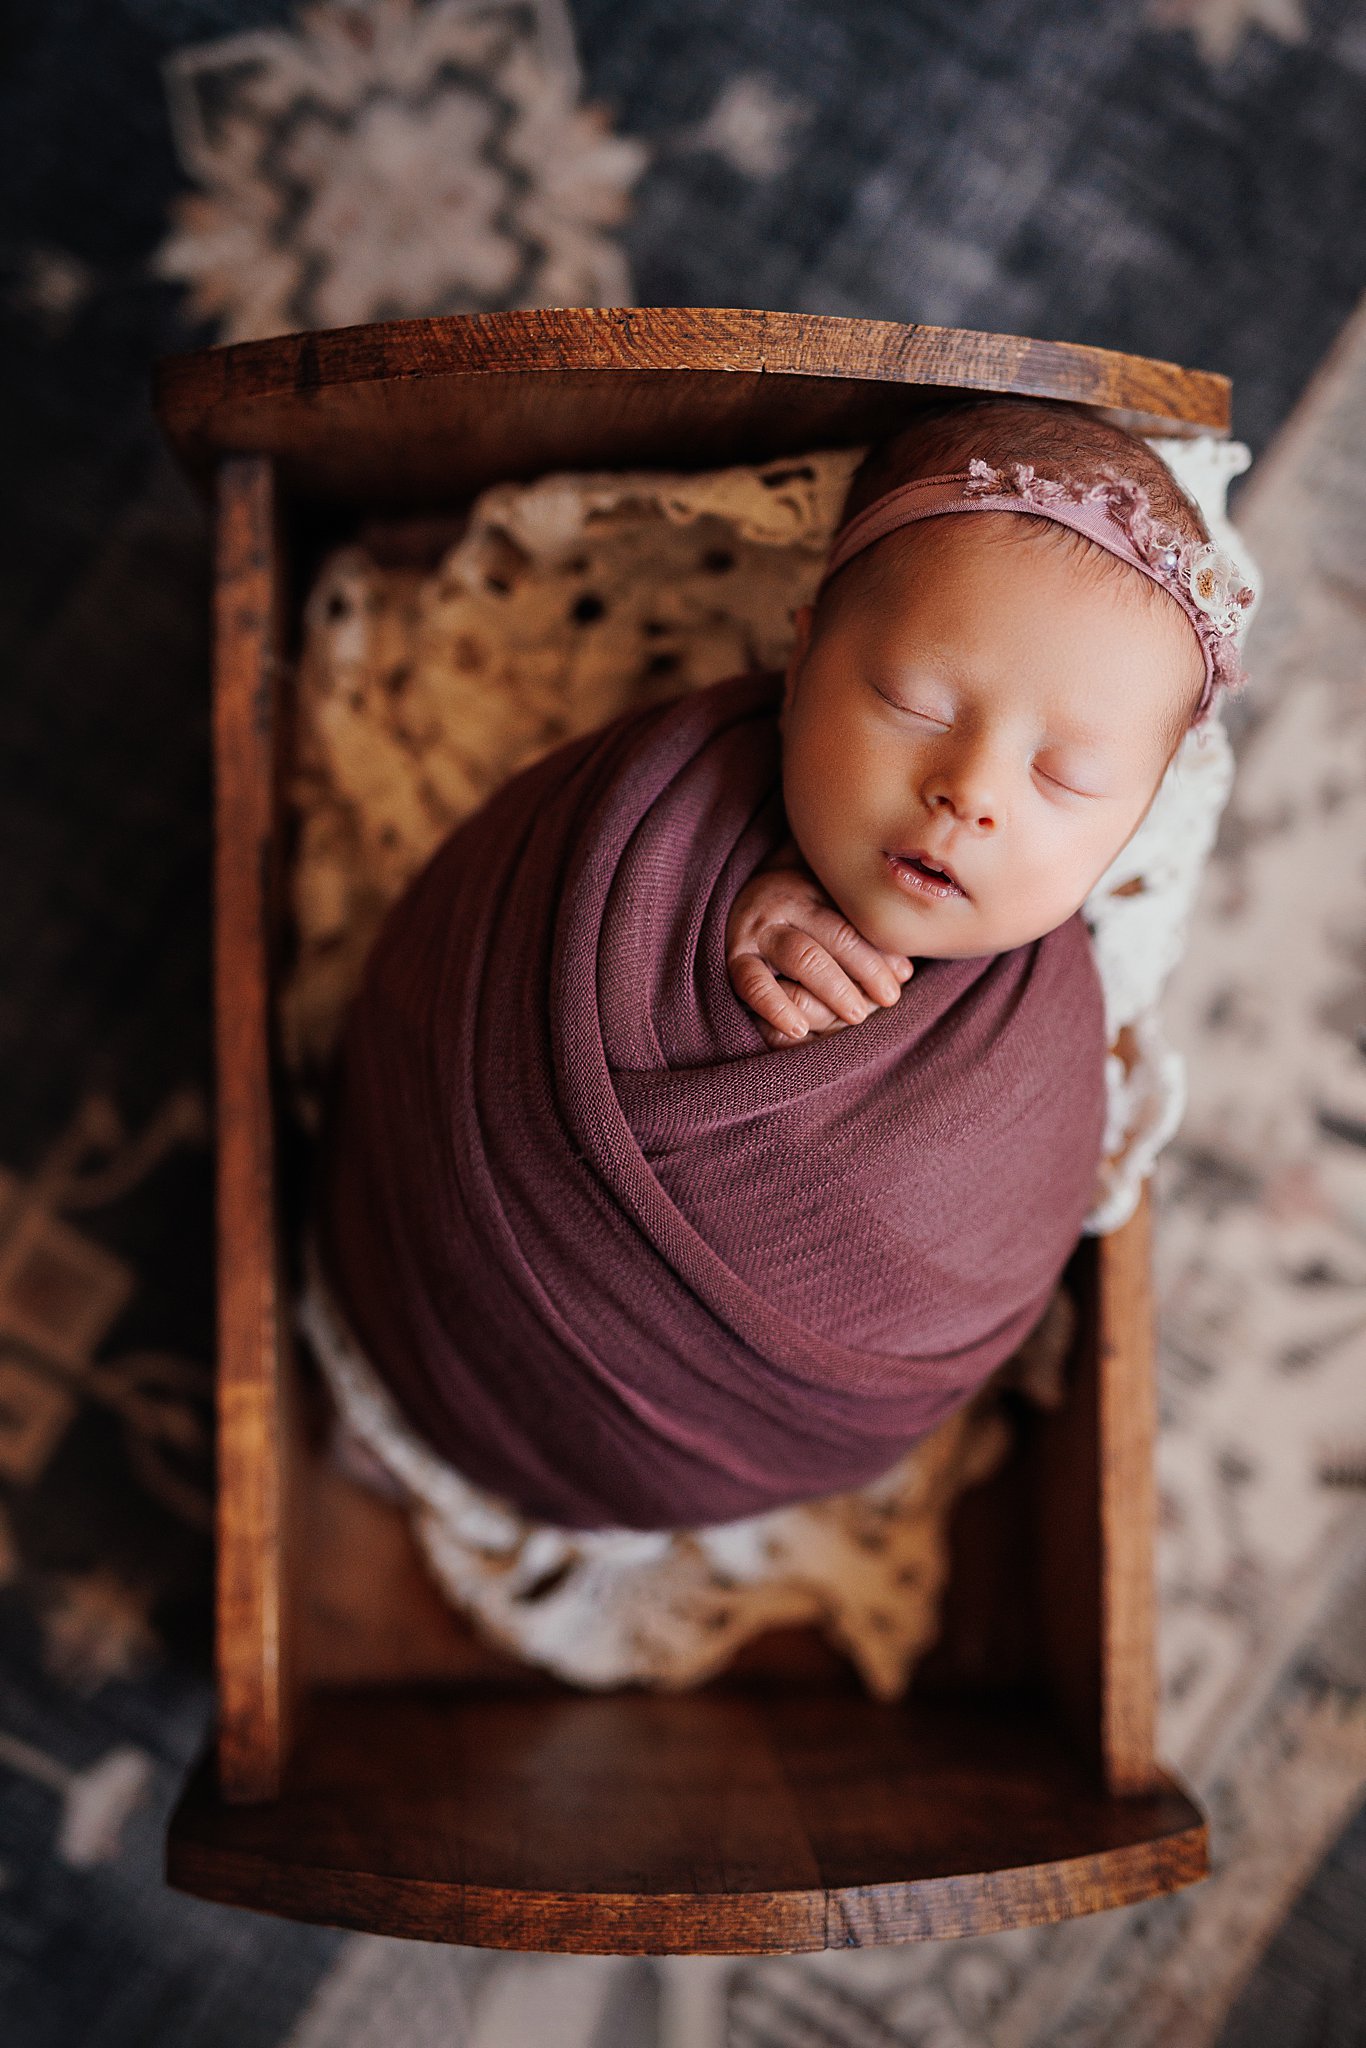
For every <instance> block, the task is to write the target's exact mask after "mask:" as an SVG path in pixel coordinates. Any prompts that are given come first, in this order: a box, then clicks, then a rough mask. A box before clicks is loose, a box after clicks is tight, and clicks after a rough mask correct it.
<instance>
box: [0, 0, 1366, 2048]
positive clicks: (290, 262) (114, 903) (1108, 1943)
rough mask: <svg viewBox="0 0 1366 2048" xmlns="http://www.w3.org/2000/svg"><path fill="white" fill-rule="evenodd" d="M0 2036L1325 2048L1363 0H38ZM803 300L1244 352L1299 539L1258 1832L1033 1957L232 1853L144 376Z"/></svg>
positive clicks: (1363, 1512)
mask: <svg viewBox="0 0 1366 2048" xmlns="http://www.w3.org/2000/svg"><path fill="white" fill-rule="evenodd" d="M7 30H8V33H7V36H6V38H5V46H4V67H3V76H0V116H3V118H0V162H3V167H4V176H3V177H0V193H2V194H3V195H4V197H3V200H0V205H2V206H3V208H4V212H3V216H2V217H0V218H2V219H3V225H2V226H0V294H2V295H3V308H2V309H0V312H2V314H3V318H2V319H0V334H2V335H3V346H4V369H5V375H4V383H3V389H4V391H5V394H6V397H7V398H8V400H9V401H10V403H9V407H8V412H9V418H8V420H7V431H6V437H5V448H6V456H7V460H6V463H5V465H4V469H3V473H0V503H3V507H4V510H5V511H6V512H7V513H8V514H9V515H10V517H9V518H8V519H7V520H6V521H5V530H6V536H7V537H6V542H5V547H4V552H3V555H2V556H0V564H2V565H3V576H0V624H2V625H3V630H4V633H5V636H6V642H7V649H8V660H7V663H6V670H7V688H6V691H5V693H4V696H3V700H0V733H2V734H3V738H2V739H0V760H3V763H4V776H5V802H4V804H3V806H0V863H2V865H3V873H4V876H5V888H4V890H3V892H2V893H0V933H3V944H4V954H3V971H2V972H0V1054H2V1055H3V1056H0V1162H2V1163H3V1172H0V2013H3V2015H4V2022H3V2030H2V2031H0V2038H3V2039H4V2041H5V2043H6V2044H7V2048H8V2044H10V2043H13V2044H14V2048H68V2044H77V2043H79V2044H82V2048H85V2044H92V2048H219V2044H222V2048H229V2044H231V2048H285V2044H289V2048H371V2044H376V2048H378V2044H381V2043H382V2044H383V2048H428V2044H432V2048H435V2044H436V2043H438V2042H439V2043H441V2044H442V2048H504V2044H506V2048H523V2044H525V2048H541V2044H545V2048H656V2044H659V2048H760V2044H764V2048H817V2044H845V2043H848V2044H851V2048H873V2044H876V2048H893V2044H906V2048H910V2044H916V2048H1044V2044H1048V2048H1054V2044H1064V2048H1093V2044H1095V2048H1099V2044H1101V2043H1105V2044H1110V2043H1116V2044H1120V2048H1140V2044H1144V2048H1146V2044H1149V2043H1151V2044H1152V2048H1158V2044H1161V2048H1168V2044H1176V2048H1197V2044H1202V2048H1203V2044H1212V2043H1214V2042H1216V2041H1219V2040H1221V2039H1222V2041H1223V2042H1224V2044H1225V2048H1254V2044H1256V2048H1262V2044H1266V2048H1271V2044H1274V2048H1298V2044H1304V2048H1308V2044H1309V2043H1311V2042H1314V2043H1328V2042H1332V2043H1338V2042H1341V2043H1342V2044H1344V2048H1346V2044H1347V2043H1348V2042H1349V2041H1352V2040H1355V2039H1358V2038H1360V2033H1361V2014H1362V2011H1363V2010H1364V2009H1366V1962H1364V1961H1363V1958H1366V1908H1363V1898H1364V1897H1366V1818H1363V1817H1360V1810H1361V1808H1362V1801H1363V1798H1366V1371H1364V1370H1363V1363H1364V1362H1366V938H1364V936H1363V935H1364V934H1366V568H1364V567H1363V564H1366V313H1359V312H1358V310H1357V309H1358V304H1359V302H1360V301H1361V299H1362V295H1363V293H1366V232H1364V231H1363V228H1362V221H1363V218H1364V217H1366V0H1149V4H1148V5H1147V6H1146V8H1145V6H1144V5H1143V4H1142V0H1123V4H1120V0H1101V4H1093V0H1052V4H1048V0H984V4H980V5H978V6H976V7H973V8H962V7H951V6H948V5H942V4H937V0H935V4H930V0H918V4H906V0H847V4H844V5H841V6H839V7H833V6H830V7H827V6H823V5H821V4H819V0H697V4H695V5H694V6H692V7H690V8H688V9H686V10H679V9H677V8H674V7H669V6H666V5H663V4H661V0H576V4H574V5H573V6H572V9H571V12H570V13H566V11H565V9H564V6H563V5H562V4H561V0H481V4H472V0H427V4H425V5H421V4H418V0H368V4H364V5H357V6H349V7H348V6H343V5H341V4H339V0H322V4H317V5H314V6H312V7H308V8H305V7H298V8H295V7H292V6H289V5H285V4H283V0H61V4H54V0H12V5H11V8H10V10H9V15H8V19H7ZM632 301H635V302H640V303H648V304H669V303H678V304H694V305H707V304H714V305H735V304H744V305H756V306H774V307H789V308H793V309H799V310H800V309H809V310H814V311H822V312H840V313H851V314H863V315H871V316H878V317H884V318H893V319H896V318H903V319H923V320H930V321H940V322H945V323H950V324H960V325H966V326H980V327H986V328H998V329H1006V330H1012V331H1018V332H1023V333H1035V334H1046V335H1056V336H1059V337H1061V338H1065V339H1071V340H1081V341H1089V342H1096V343H1101V344H1103V345H1107V346H1113V347H1120V348H1131V349H1135V350H1138V351H1142V352H1148V353H1152V354H1157V355H1163V356H1168V357H1172V358H1175V359H1176V360H1178V361H1184V362H1189V363H1193V364H1200V365H1203V366H1207V367H1211V368H1218V369H1223V370H1226V371H1228V372H1229V373H1230V374H1231V375H1232V376H1233V378H1234V385H1235V407H1236V412H1235V430H1236V432H1237V433H1238V434H1239V435H1240V436H1241V437H1242V438H1243V439H1245V440H1247V441H1248V442H1249V443H1250V444H1251V445H1252V447H1253V450H1254V454H1255V456H1256V458H1257V459H1256V461H1255V463H1254V467H1253V469H1252V471H1251V473H1250V476H1249V478H1248V480H1247V483H1246V485H1245V487H1244V488H1243V491H1242V495H1241V498H1240V499H1239V500H1238V501H1237V502H1236V505H1235V516H1236V517H1237V518H1238V519H1239V521H1240V523H1241V524H1242V526H1243V528H1244V531H1245V532H1246V533H1247V536H1248V538H1249V540H1250V541H1251V544H1252V547H1253V550H1254V552H1255V554H1256V555H1257V557H1258V559H1259V560H1260V562H1261V564H1262V567H1263V569H1264V571H1265V574H1266V579H1267V600H1266V603H1265V605H1264V608H1263V611H1262V614H1261V617H1260V618H1259V621H1258V624H1257V627H1256V629H1255V637H1254V642H1253V646H1252V649H1251V665H1252V668H1253V676H1254V681H1253V688H1252V691H1251V693H1250V695H1249V697H1248V699H1247V700H1246V701H1245V702H1244V704H1242V705H1240V706H1237V707H1234V708H1232V710H1231V713H1230V718H1229V724H1230V728H1231V730H1232V732H1233V735H1234V738H1235V744H1236V747H1237V751H1238V756H1239V773H1238V780H1237V783H1236V785H1235V791H1234V795H1233V799H1232V801H1231V804H1230V807H1229V810H1228V812H1227V814H1226V816H1225V820H1224V826H1223V831H1222V834H1221V839H1220V845H1219V849H1218V853H1217V856H1216V859H1215V861H1214V864H1213V866H1212V868H1211V870H1210V873H1209V876H1208V878H1207V883H1206V887H1205V891H1204V894H1203V897H1202V900H1201V905H1200V909H1199V912H1198V915H1197V924H1196V929H1195V932H1194V935H1193V938H1192V942H1191V945H1190V947H1189V950H1188V955H1187V959H1186V961H1185V962H1184V963H1183V966H1182V968H1181V969H1180V970H1179V973H1178V977H1177V980H1176V983H1175V986H1174V989H1173V993H1172V997H1171V1000H1170V1002H1169V1006H1168V1016H1169V1019H1170V1024H1171V1028H1172V1030H1173V1033H1174V1035H1176V1036H1177V1037H1178V1040H1179V1042H1180V1043H1181V1044H1182V1046H1183V1048H1184V1049H1185V1051H1186V1053H1187V1056H1188V1060H1189V1078H1190V1109H1189V1112H1188V1115H1187V1118H1186V1122H1185V1125H1184V1127H1183V1130H1182V1133H1181V1135H1180V1137H1179V1139H1178V1140H1177V1142H1176V1143H1174V1144H1173V1146H1172V1147H1171V1148H1170V1150H1169V1152H1168V1153H1167V1155H1166V1156H1165V1157H1164V1159H1163V1161H1162V1164H1161V1168H1160V1173H1159V1181H1158V1197H1159V1217H1160V1223H1159V1243H1158V1279H1159V1286H1160V1291H1161V1308H1162V1317H1163V1357H1162V1375H1163V1377H1162V1395H1163V1437H1162V1452H1161V1472H1160V1478H1161V1485H1162V1496H1163V1528H1162V1539H1161V1555H1160V1572H1161V1586H1162V1646H1163V1681H1164V1700H1163V1715H1164V1722H1163V1731H1164V1743H1165V1748H1166V1752H1167V1754H1168V1755H1169V1756H1170V1758H1171V1760H1172V1761H1173V1762H1174V1763H1176V1764H1177V1765H1178V1766H1180V1767H1181V1768H1182V1769H1183V1770H1184V1771H1185V1772H1186V1773H1187V1774H1188V1775H1189V1776H1190V1777H1191V1778H1192V1779H1193V1781H1194V1783H1195V1784H1196V1786H1197V1787H1198V1789H1199V1790H1200V1792H1201V1794H1202V1795H1203V1797H1204V1798H1205V1800H1206V1802H1207V1803H1208V1804H1209V1806H1210V1808H1211V1811H1212V1814H1213V1820H1214V1853H1215V1861H1216V1875H1215V1877H1214V1878H1213V1879H1211V1880H1210V1881H1209V1882H1208V1883H1206V1884H1205V1885H1203V1886H1201V1887H1198V1888H1196V1889H1194V1890H1192V1891H1190V1892H1186V1893H1182V1894H1179V1895H1177V1896H1175V1897H1173V1898H1170V1899H1165V1900H1160V1901H1157V1902H1154V1903H1153V1904H1151V1905H1149V1906H1145V1907H1140V1908H1132V1909H1126V1910H1124V1911H1121V1912H1117V1913H1111V1914H1106V1915H1102V1916H1098V1917H1096V1918H1093V1919H1090V1920H1082V1921H1076V1922H1072V1923H1068V1924H1066V1925H1064V1926H1062V1927H1058V1928H1054V1929H1048V1930H1026V1931H1023V1932H1021V1933H1018V1934H1015V1935H1012V1936H1008V1937H997V1938H993V1939H989V1940H981V1941H973V1942H966V1943H956V1944H943V1945H936V1946H930V1947H924V1948H904V1949H897V1950H887V1951H871V1952H867V1953H863V1954H844V1955H834V1956H830V1957H822V1958H802V1959H787V1958H776V1959H773V1960H771V1961H764V1962H760V1963H749V1962H728V1961H724V1960H723V1961H719V1962H657V1961H653V1960H649V1959H641V1960H630V1961H616V1960H612V1959H604V1960H599V1959H594V1958H571V1959H553V1958H544V1957H532V1958H508V1957H501V1956H493V1955H486V1954H481V1953H477V1952H474V1951H469V1950H461V1949H441V1948H430V1947H424V1946H422V1945H417V1944H411V1945H410V1944H405V1943H398V1942H387V1941H378V1940H372V1939H366V1938H363V1937H351V1938H343V1937H341V1936H339V1935H336V1934H333V1933H330V1932H328V1931H326V1930H321V1929H307V1928H301V1927H295V1926H291V1925H289V1924H287V1923H283V1922H274V1921H270V1920H267V1919H263V1918H257V1917H256V1916H253V1915H248V1914H238V1913H232V1912H229V1911H227V1910H222V1909H216V1908H213V1907H210V1906H207V1905H202V1904H199V1903H198V1902H195V1901H192V1900H188V1899H184V1898H181V1897H179V1896H177V1895H175V1894H172V1893H170V1892H168V1891H166V1890H165V1889H164V1887H163V1886H162V1885H161V1883H160V1879H159V1858H160V1841H161V1835H162V1831H163V1829H164V1824H165V1818H166V1814H167V1812H168V1810H169V1807H170V1805H171V1803H172V1801H173V1799H174V1796H175V1793H176V1791H177V1789H178V1786H179V1782H180V1780H181V1778H182V1776H183V1773H184V1771H185V1769H186V1767H187V1766H188V1764H189V1762H190V1760H191V1758H192V1757H193V1755H194V1754H195V1753H196V1751H197V1749H198V1748H199V1747H200V1745H201V1744H202V1742H203V1740H204V1737H205V1733H206V1729H207V1724H208V1717H209V1713H210V1692H209V1685H208V1680H207V1642H208V1608H207V1591H208V1505H209V1484H210V1464H209V1438H208V1422H209V1406H208V1387H209V1369H210V1361H211V1350H212V1316H211V1273H210V1243H211V1215H210V1179H209V1152H208V1141H209V1097H210V1065H209V1043H208V1026H207V1016H208V943H207V942H208V881H207V854H208V798H209V786H208V748H207V716H206V705H207V699H206V664H207V617H208V606H207V598H208V587H207V557H206V551H205V541H206V536H205V529H204V521H203V514H202V511H201V509H200V507H199V506H198V504H197V503H196V501H195V500H194V499H193V498H192V496H191V494H190V493H189V491H188V489H187V487H186V486H185V485H184V484H183V482H182V481H181V480H180V478H179V477H178V475H177V474H176V473H175V472H174V471H173V470H172V468H171V466H170V464H169V461H168V459H167V458H166V457H165V455H164V454H163V452H162V451H161V449H160V447H159V444H158V442H157V439H156V435H155V430H154V428H153V426H152V423H151V420H150V416H149V411H148V404H147V397H146V374H147V365H148V361H149V359H150V357H151V356H153V355H155V354H157V353H159V352H161V351H164V350H167V349H172V348H177V347H185V346H191V345H194V344H196V343H200V342H203V341H208V340H214V339H227V338H238V337H244V336H249V335H257V334H268V333H273V332H279V331H281V330H283V329H287V328H294V327H306V326H320V325H335V324H340V323H344V322H348V321H356V320H364V319H370V318H376V317H383V316H388V315H395V314H407V313H421V312H432V311H459V310H471V309H478V308H483V307H491V306H499V305H519V304H520V305H529V304H572V303H599V304H606V303H622V302H632Z"/></svg>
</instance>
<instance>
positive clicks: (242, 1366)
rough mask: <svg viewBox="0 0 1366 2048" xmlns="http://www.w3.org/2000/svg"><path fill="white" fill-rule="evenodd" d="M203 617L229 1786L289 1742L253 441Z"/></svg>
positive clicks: (225, 484)
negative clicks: (209, 723) (209, 648)
mask: <svg viewBox="0 0 1366 2048" xmlns="http://www.w3.org/2000/svg"><path fill="white" fill-rule="evenodd" d="M216 509H217V524H216V554H217V578H216V586H217V587H216V597H215V615H214V666H213V706H214V708H213V728H214V731H213V741H214V762H215V782H214V899H215V917H214V1023H215V1042H216V1056H217V1251H218V1374H217V1381H218V1532H217V1533H218V1577H217V1662H218V1688H219V1735H218V1759H219V1773H220V1783H221V1789H222V1791H223V1794H224V1796H225V1797H226V1798H228V1799H234V1800H258V1799H269V1798H271V1797H273V1796H274V1794H275V1793H276V1791H277V1790H278V1787H279V1782H280V1774H281V1770H282V1768H283V1764H284V1758H285V1751H286V1748H287V1744H288V1740H289V1723H290V1694H291V1672H290V1660H289V1656H288V1654H287V1648H288V1644H287V1631H288V1620H289V1617H288V1611H287V1610H288V1604H289V1603H288V1593H287V1586H286V1569H287V1563H288V1545H287V1541H286V1536H287V1528H286V1523H287V1517H288V1513H289V1508H288V1501H289V1476H290V1475H289V1469H288V1467H289V1455H288V1441H289V1428H290V1420H291V1402H290V1390H289V1376H290V1372H291V1360H290V1351H289V1330H288V1327H287V1321H286V1315H285V1297H284V1294H283V1291H282V1276H281V1274H280V1271H279V1264H278V1249H277V1247H278V1243H279V1232H278V1229H277V1218H276V1214H275V1208H276V1200H277V1195H276V1160H275V1156H274V1152H275V1128H276V1125H275V1116H274V1111H273V1100H272V1059H271V1028H272V1026H271V987H272V968H273V953H274V944H275V933H276V929H277V918H278V904H279V849H278V844H277V825H276V819H277V804H276V789H277V769H276V759H277V754H278V751H279V750H278V747H277V744H276V726H277V720H278V718H279V715H280V705H279V701H278V689H277V684H278V679H279V676H280V672H281V659H282V646H283V633H284V590H283V585H284V580H285V579H284V562H283V549H282V542H281V522H280V517H279V507H278V505H277V502H276V478H275V473H274V467H273V464H272V462H271V459H270V458H269V457H268V456H257V455H237V456H228V457H226V458H225V459H224V460H223V462H222V463H221V465H220V468H219V473H218V488H217V508H216Z"/></svg>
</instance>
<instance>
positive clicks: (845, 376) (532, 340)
mask: <svg viewBox="0 0 1366 2048" xmlns="http://www.w3.org/2000/svg"><path fill="white" fill-rule="evenodd" d="M946 391H984V392H986V391H994V392H1013V393H1018V394H1020V395H1024V396H1031V397H1039V398H1057V399H1065V400H1069V401H1072V402H1074V403H1077V404H1084V405H1091V406H1095V407H1098V408H1101V409H1103V410H1104V411H1105V412H1106V413H1107V414H1108V415H1110V416H1112V417H1115V418H1118V419H1120V420H1122V421H1123V422H1124V423H1125V424H1128V425H1130V426H1133V427H1135V428H1136V429H1138V430H1140V431H1146V432H1156V433H1170V434H1188V433H1196V432H1212V433H1219V434H1222V433H1226V432H1227V431H1228V420H1229V387H1228V383H1227V380H1226V379H1225V378H1223V377H1220V376H1216V375H1214V374H1212V373H1211V372H1208V371H1202V370H1183V369H1181V368H1179V367H1178V366H1177V365H1176V364H1173V363H1164V362H1159V361H1155V360H1152V359H1150V358H1147V357H1143V356H1126V355H1119V354H1116V353H1114V352H1113V351H1111V350H1109V349H1097V348H1086V347H1082V346H1080V345H1077V344H1071V343H1066V342H1054V341H1039V340H1031V339H1029V338H1028V337H1025V336H1020V335H1000V334H979V333H974V332H972V331H970V330H966V329H959V328H947V327H922V326H900V325H897V324H896V323H894V322H891V321H885V320H854V319H842V318H835V317H831V316H826V315H821V314H814V313H776V312H758V311H749V310H746V309H743V308H725V307H723V308H708V307H655V306H642V307H609V308H605V309H603V308H597V307H582V306H579V307H559V308H541V309H536V310H531V311H519V312H507V313H479V314H450V315H447V316H446V317H444V318H441V319H427V320H394V321H381V322H379V323H377V324H375V325H372V326H367V327H341V328H335V329H332V330H330V331H327V332H322V333H312V334H288V335H281V336H279V337H278V338H276V339H273V340H268V341H249V342H238V343H236V344H234V345H233V346H230V347H226V348H214V349H202V350H197V351H195V352H193V353H190V354H185V355H178V356H168V357H165V358H163V359H162V360H161V361H160V362H159V363H158V364H157V365H156V368H155V374H154V398H155V403H156V407H157V412H158V416H159V418H160V420H161V423H162V426H163V428H164V430H165V432H166V434H167V436H168V438H169V439H170V441H171V443H172V445H173V447H174V448H175V449H176V451H177V452H178V454H179V455H180V457H181V459H182V461H183V462H184V463H185V464H186V466H187V468H188V469H189V471H190V473H191V475H192V476H194V477H196V478H197V479H198V480H199V481H200V483H201V484H202V485H203V487H204V488H206V489H207V488H208V487H209V485H210V481H211V478H212V475H213V472H214V467H215V465H216V463H217V462H218V461H219V460H220V459H221V457H222V456H223V455H224V454H228V453H239V452H247V451H250V452H252V453H258V454H270V455H273V456H274V457H275V458H276V461H277V464H278V469H279V475H280V480H281V484H282V486H283V488H284V489H285V490H286V491H288V492H289V493H291V494H293V495H296V496H300V497H305V498H308V499H311V500H313V501H315V502H323V503H327V504H330V505H338V504H343V503H344V504H348V505H352V506H366V507H369V508H371V509H379V508H384V507H393V508H395V509H397V508H400V507H406V508H408V509H409V510H412V509H415V508H417V507H420V506H429V505H440V504H454V503H458V502H460V501H462V500H464V499H465V498H467V497H468V496H469V495H470V494H471V493H472V492H474V491H477V490H480V489H482V488H483V487H484V486H485V485H486V484H489V483H492V482H495V481H497V480H499V479H502V478H513V477H516V478H526V477H531V476H536V475H539V474H542V473H544V472H546V471H549V470H555V469H612V468H623V467H629V466H634V465H645V466H654V467H661V466H662V467H678V468H684V469H697V468H703V467H710V466H714V465H720V464H726V463H734V462H750V461H761V460H766V459H768V458H769V457H771V456H776V455H780V454H784V453H792V452H793V451H804V450H810V449H813V448H816V447H834V446H853V445H856V444H860V443H862V442H865V441H869V440H872V439H875V438H877V437H878V436H880V435H882V434H885V433H890V432H892V431H894V430H895V429H896V428H897V427H898V426H900V425H903V424H904V423H905V422H906V420H907V419H908V418H909V417H910V415H911V413H912V412H913V411H914V409H915V407H916V406H917V405H919V404H922V403H923V402H924V400H925V398H926V396H929V395H934V394H937V393H942V392H946Z"/></svg>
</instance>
